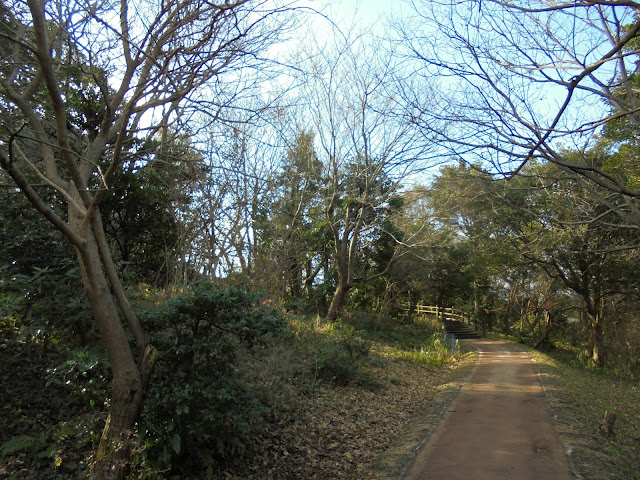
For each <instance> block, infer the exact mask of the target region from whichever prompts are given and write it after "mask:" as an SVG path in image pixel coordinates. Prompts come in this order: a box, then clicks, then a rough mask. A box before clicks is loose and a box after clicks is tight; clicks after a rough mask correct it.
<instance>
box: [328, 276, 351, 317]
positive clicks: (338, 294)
mask: <svg viewBox="0 0 640 480" xmlns="http://www.w3.org/2000/svg"><path fill="white" fill-rule="evenodd" d="M348 291H349V287H348V286H346V285H344V284H343V282H342V281H340V280H338V286H337V287H336V291H335V292H334V294H333V298H332V299H331V304H330V305H329V311H328V312H327V316H326V317H325V321H326V322H327V323H329V322H335V320H336V319H337V318H338V314H339V313H340V310H341V309H342V306H343V305H344V299H345V298H346V296H347V292H348Z"/></svg>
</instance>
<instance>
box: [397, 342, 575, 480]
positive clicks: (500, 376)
mask: <svg viewBox="0 0 640 480" xmlns="http://www.w3.org/2000/svg"><path fill="white" fill-rule="evenodd" d="M464 342H465V343H466V344H467V346H469V347H471V348H476V349H477V350H478V352H479V358H478V362H477V364H476V366H475V368H474V370H473V372H472V374H471V376H470V378H469V379H468V380H467V382H466V383H465V384H464V385H463V386H462V388H461V389H460V392H459V393H458V395H457V396H456V398H455V400H454V401H453V402H452V403H451V405H450V406H449V408H448V410H447V412H446V413H445V414H444V416H443V418H442V420H441V422H440V423H439V424H438V426H437V428H436V429H435V430H434V431H433V434H432V435H431V436H430V437H429V440H428V441H427V442H426V444H425V446H424V448H423V449H422V450H421V451H420V452H419V454H418V455H417V457H416V460H415V462H414V464H413V465H412V467H411V468H410V469H409V471H408V472H407V474H406V476H405V477H404V479H405V480H421V479H430V480H444V479H446V480H456V479H465V480H467V479H470V478H473V479H474V480H484V479H491V480H501V479H505V480H507V479H508V480H528V479H531V480H533V479H545V480H570V479H571V478H573V477H572V475H571V473H570V468H569V464H568V461H567V458H566V455H565V452H564V449H563V447H562V445H561V443H560V441H559V439H558V435H557V433H556V431H555V429H554V424H553V420H552V419H551V416H550V414H549V412H548V411H547V409H546V406H545V402H544V395H543V391H542V387H541V386H540V382H539V379H538V376H537V374H536V372H535V370H534V368H533V366H532V364H531V359H530V357H529V355H528V354H527V353H526V352H524V351H522V350H520V349H519V348H518V347H517V346H515V345H510V344H506V343H502V342H497V341H492V340H486V339H483V340H465V341H464Z"/></svg>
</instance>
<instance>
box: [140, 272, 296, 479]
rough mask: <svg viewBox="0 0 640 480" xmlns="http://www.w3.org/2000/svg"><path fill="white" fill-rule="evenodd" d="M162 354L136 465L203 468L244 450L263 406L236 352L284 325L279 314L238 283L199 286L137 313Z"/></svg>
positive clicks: (143, 418)
mask: <svg viewBox="0 0 640 480" xmlns="http://www.w3.org/2000/svg"><path fill="white" fill-rule="evenodd" d="M140 318H141V320H142V321H143V322H144V323H145V326H146V328H147V330H148V331H154V332H156V333H155V335H156V338H154V339H153V342H154V343H155V344H156V345H157V346H158V347H159V351H160V356H159V359H158V362H157V365H156V371H155V374H154V378H153V380H152V382H151V385H150V387H149V391H148V396H147V401H146V404H145V408H144V410H143V412H142V416H141V425H140V429H139V430H140V431H139V437H140V440H141V448H140V450H139V452H138V453H137V456H138V458H137V461H138V463H139V465H140V466H144V467H146V468H169V467H171V468H173V469H174V470H182V471H189V470H194V471H198V472H202V473H207V475H208V476H211V474H212V473H213V471H214V468H215V466H216V465H217V464H218V463H219V462H221V461H237V460H239V459H241V458H242V456H243V455H244V454H245V452H246V451H247V448H248V445H249V443H250V439H251V430H252V427H251V425H252V423H253V422H255V421H257V420H259V418H260V416H261V414H262V413H263V411H264V407H262V406H261V405H260V403H259V402H258V400H257V399H256V397H255V395H254V393H253V392H252V391H251V390H250V389H249V388H248V387H247V386H246V385H243V384H242V383H241V381H240V380H239V379H238V376H237V374H236V369H235V367H234V362H235V361H236V359H237V357H238V352H239V349H240V348H241V347H243V346H246V347H249V348H250V347H251V346H252V345H254V344H255V343H257V342H263V341H264V340H265V339H266V338H268V337H269V336H272V335H280V334H282V333H283V332H284V331H286V330H285V325H284V321H283V319H282V317H281V315H280V314H279V313H278V312H276V311H275V310H273V309H271V308H268V307H264V306H261V305H260V304H259V302H258V300H257V297H256V296H255V295H250V294H248V293H246V292H244V291H242V290H240V289H237V288H225V289H221V290H216V289H213V288H212V286H211V284H200V285H197V286H196V287H194V288H193V289H192V290H191V291H190V292H187V293H185V294H183V295H181V296H178V297H175V298H172V299H170V300H168V301H167V302H166V303H164V304H163V305H160V306H158V307H156V308H155V309H153V310H151V311H147V312H141V313H140Z"/></svg>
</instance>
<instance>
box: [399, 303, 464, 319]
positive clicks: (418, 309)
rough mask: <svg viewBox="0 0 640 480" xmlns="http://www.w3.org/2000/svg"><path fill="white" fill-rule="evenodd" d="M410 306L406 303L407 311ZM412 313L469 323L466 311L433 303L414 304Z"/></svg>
mask: <svg viewBox="0 0 640 480" xmlns="http://www.w3.org/2000/svg"><path fill="white" fill-rule="evenodd" d="M409 309H410V306H409V305H407V311H409ZM413 313H415V314H417V315H435V317H436V319H438V320H458V321H461V322H465V323H471V316H470V315H469V314H468V313H465V312H463V311H462V310H458V309H456V308H453V307H439V306H435V305H415V307H414V310H413Z"/></svg>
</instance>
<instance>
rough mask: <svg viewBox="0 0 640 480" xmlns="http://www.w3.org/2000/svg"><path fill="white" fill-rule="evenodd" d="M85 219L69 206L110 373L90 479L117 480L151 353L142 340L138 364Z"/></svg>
mask: <svg viewBox="0 0 640 480" xmlns="http://www.w3.org/2000/svg"><path fill="white" fill-rule="evenodd" d="M96 215H99V213H97V212H96ZM83 219H84V215H83V214H82V213H81V212H78V211H77V210H76V209H75V208H74V207H73V206H70V208H69V220H70V225H71V226H72V228H74V229H75V230H76V231H77V233H78V234H79V235H80V236H82V237H83V238H84V239H85V242H84V243H83V244H81V245H75V248H76V253H77V255H78V261H79V264H80V271H81V275H82V283H83V285H84V289H85V292H86V294H87V299H88V301H89V305H90V306H91V311H92V313H93V317H94V319H95V322H96V325H97V327H98V330H99V332H100V337H101V339H102V342H103V344H104V346H105V350H106V352H107V357H108V359H109V363H110V365H111V371H112V383H111V399H110V407H109V413H108V417H107V421H106V424H105V427H104V430H103V432H102V437H101V438H100V444H99V446H98V451H97V453H96V458H95V464H94V475H95V479H96V480H121V479H123V478H124V477H125V472H126V468H127V465H128V462H129V453H130V450H131V445H132V432H133V428H134V425H135V422H136V420H137V418H138V414H139V412H140V410H141V408H142V402H143V397H144V390H145V387H146V383H147V382H148V379H149V376H150V369H151V368H152V366H153V362H154V360H155V350H154V349H153V347H151V346H149V345H146V341H144V345H138V346H139V347H140V348H141V352H140V354H139V355H140V358H139V360H140V362H139V364H137V363H136V358H135V355H134V353H133V351H132V349H131V347H130V344H129V339H128V337H127V334H126V332H125V329H124V325H123V323H122V319H121V318H120V314H119V312H118V308H117V306H116V302H115V299H114V296H113V294H112V288H111V287H112V286H111V284H110V283H109V281H108V279H107V274H106V270H105V263H108V262H109V261H110V257H109V258H106V259H105V257H104V256H103V255H101V252H100V248H99V245H98V241H97V240H96V235H94V230H93V229H94V228H100V225H101V224H100V223H99V222H98V223H94V222H87V221H84V222H83ZM98 233H99V234H100V233H102V232H98ZM106 267H107V268H108V267H109V265H106ZM120 293H122V294H123V292H120ZM142 347H144V348H142Z"/></svg>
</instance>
